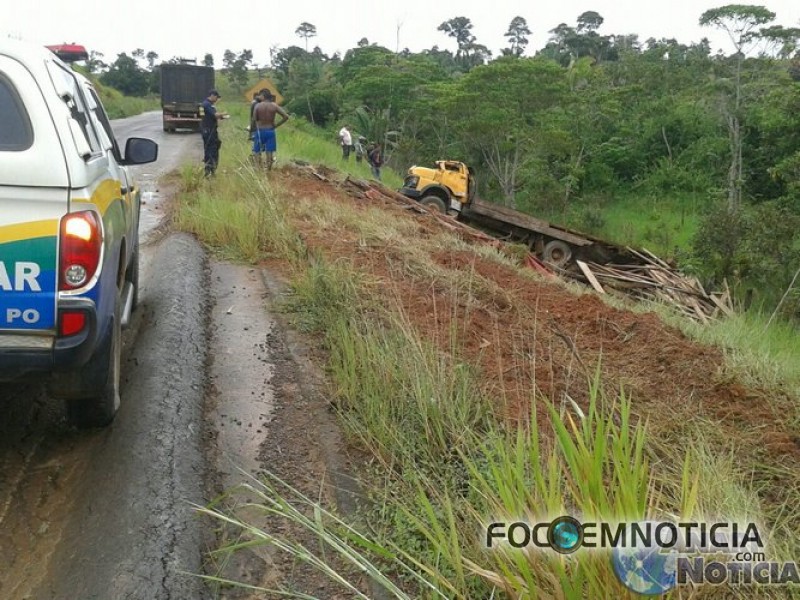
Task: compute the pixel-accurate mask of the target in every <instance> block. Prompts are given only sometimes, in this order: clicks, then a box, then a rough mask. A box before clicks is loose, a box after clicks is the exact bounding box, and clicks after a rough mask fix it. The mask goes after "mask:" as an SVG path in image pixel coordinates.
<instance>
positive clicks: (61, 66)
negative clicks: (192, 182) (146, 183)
mask: <svg viewBox="0 0 800 600" xmlns="http://www.w3.org/2000/svg"><path fill="white" fill-rule="evenodd" d="M157 157H158V146H157V145H156V144H155V143H154V142H152V141H151V140H148V139H144V138H131V139H129V140H127V143H126V145H125V151H124V153H123V152H122V151H121V150H120V147H119V145H118V143H117V140H116V139H115V137H114V133H113V131H112V129H111V124H110V122H109V119H108V116H107V115H106V112H105V110H104V108H103V106H102V103H101V102H100V98H99V96H98V94H97V91H96V90H95V89H94V86H93V85H92V83H91V82H90V81H89V80H88V79H86V78H85V77H83V76H82V75H80V74H79V73H76V72H75V71H73V70H72V69H71V68H70V66H69V65H68V64H67V63H65V62H63V61H62V60H60V59H59V58H58V57H57V56H56V55H55V54H54V53H53V52H51V51H50V50H47V49H45V48H43V47H38V46H33V45H29V44H26V43H24V42H19V41H16V40H9V39H2V40H0V382H3V381H9V380H19V379H26V378H27V379H30V378H37V379H39V378H41V377H43V376H46V377H48V378H49V379H50V382H51V385H50V389H51V393H52V395H53V396H55V397H59V398H63V399H65V400H66V401H67V414H68V417H69V418H70V420H71V421H72V422H73V423H75V424H76V425H78V426H82V427H91V426H102V425H107V424H109V423H110V422H111V421H112V420H113V418H114V415H115V413H116V411H117V408H118V406H119V400H120V399H119V379H120V352H121V328H122V326H123V325H124V324H125V323H126V322H127V320H128V318H129V317H130V313H131V311H132V310H133V308H134V307H135V304H136V300H137V286H138V258H139V238H138V226H139V210H140V190H139V188H138V186H137V185H136V183H135V181H134V180H133V177H132V175H131V173H130V172H129V171H128V168H127V167H128V165H133V164H143V163H148V162H152V161H154V160H156V159H157ZM0 385H2V383H0Z"/></svg>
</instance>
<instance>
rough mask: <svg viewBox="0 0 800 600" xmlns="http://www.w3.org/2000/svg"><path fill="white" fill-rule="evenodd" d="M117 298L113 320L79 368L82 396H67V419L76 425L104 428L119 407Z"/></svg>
mask: <svg viewBox="0 0 800 600" xmlns="http://www.w3.org/2000/svg"><path fill="white" fill-rule="evenodd" d="M120 305H121V301H120V300H119V299H118V300H117V306H116V308H115V310H114V317H113V323H112V324H111V327H110V328H109V329H110V330H109V331H108V332H107V333H106V336H105V339H104V340H103V341H102V342H100V345H99V346H98V347H97V349H96V350H95V353H94V354H93V355H92V357H91V358H90V359H89V362H88V363H86V365H84V367H83V368H82V369H81V370H80V373H79V377H80V378H81V380H82V381H81V383H83V384H84V385H85V386H86V388H87V393H86V395H85V396H82V397H79V398H68V399H67V401H66V402H67V419H68V420H69V422H70V423H72V424H73V425H75V426H76V427H78V428H81V429H86V428H89V427H105V426H106V425H109V424H111V421H113V420H114V416H115V415H116V414H117V409H118V408H119V404H120V399H119V390H120V370H121V361H122V323H121V321H122V314H121V312H122V310H121V306H120Z"/></svg>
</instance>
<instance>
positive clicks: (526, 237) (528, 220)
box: [400, 160, 636, 269]
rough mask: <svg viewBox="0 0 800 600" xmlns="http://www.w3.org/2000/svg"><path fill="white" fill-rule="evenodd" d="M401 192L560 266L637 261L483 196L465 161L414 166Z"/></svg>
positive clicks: (615, 248)
mask: <svg viewBox="0 0 800 600" xmlns="http://www.w3.org/2000/svg"><path fill="white" fill-rule="evenodd" d="M400 193H401V194H403V195H404V196H407V197H408V198H413V199H414V200H417V201H418V202H419V203H420V204H423V205H425V206H427V207H429V208H432V209H435V210H438V211H440V212H442V213H448V214H454V215H456V216H457V218H458V220H459V221H462V222H465V223H469V224H471V225H474V226H476V227H479V228H480V229H482V230H484V231H487V232H488V233H491V234H492V235H495V236H497V237H501V238H504V239H509V240H513V241H517V242H521V243H523V244H526V245H528V246H529V247H530V249H531V251H532V252H533V253H534V254H535V255H536V256H537V257H539V258H540V259H542V260H543V261H545V262H547V263H549V264H551V265H553V266H555V267H558V268H562V269H566V268H569V267H570V266H572V265H574V263H575V260H584V261H592V262H598V263H618V264H625V263H628V262H630V261H634V262H636V259H635V258H634V257H633V256H632V255H631V253H630V252H629V251H628V250H627V249H626V248H623V247H621V246H616V245H614V244H611V243H609V242H605V241H603V240H600V239H597V238H595V237H592V236H590V235H586V234H584V233H579V232H577V231H572V230H570V229H566V228H564V227H560V226H558V225H554V224H552V223H548V222H547V221H543V220H542V219H537V218H535V217H533V216H531V215H529V214H526V213H523V212H520V211H517V210H513V209H511V208H508V207H505V206H502V205H500V204H496V203H494V202H487V201H485V200H481V199H480V198H478V196H477V194H476V182H475V176H474V173H473V170H472V168H471V167H468V166H467V165H465V164H464V163H463V162H459V161H453V160H439V161H436V163H435V166H434V167H433V168H428V167H418V166H413V167H411V168H410V169H409V170H408V174H407V175H406V178H405V181H404V182H403V187H402V188H400Z"/></svg>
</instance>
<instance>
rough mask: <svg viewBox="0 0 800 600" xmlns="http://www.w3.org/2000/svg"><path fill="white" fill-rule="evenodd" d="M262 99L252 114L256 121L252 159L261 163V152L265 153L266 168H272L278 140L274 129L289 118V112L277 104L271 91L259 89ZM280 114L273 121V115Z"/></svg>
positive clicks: (257, 163)
mask: <svg viewBox="0 0 800 600" xmlns="http://www.w3.org/2000/svg"><path fill="white" fill-rule="evenodd" d="M261 96H262V100H261V102H259V103H258V104H256V107H255V109H254V110H253V116H254V117H255V122H256V131H255V137H254V138H253V160H254V162H255V163H256V165H259V164H260V163H261V153H262V152H265V153H266V167H267V170H268V171H269V170H271V169H272V163H273V162H274V155H275V151H276V150H277V149H278V140H277V138H276V137H275V130H276V129H277V128H278V127H280V126H281V125H283V124H284V123H286V121H288V120H289V113H287V112H286V111H285V110H284V109H283V108H281V107H280V106H278V105H277V104H276V103H275V101H274V97H273V96H272V92H270V91H269V90H261ZM276 114H277V115H280V116H281V117H282V120H280V121H278V122H277V123H276V122H275V115H276Z"/></svg>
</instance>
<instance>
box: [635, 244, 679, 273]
mask: <svg viewBox="0 0 800 600" xmlns="http://www.w3.org/2000/svg"><path fill="white" fill-rule="evenodd" d="M642 252H644V253H646V254H647V255H648V256H649V257H650V258H652V259H653V261H655V263H656V264H659V265H661V266H662V267H664V268H665V269H669V270H670V271H672V270H673V268H672V267H671V266H670V265H669V263H667V262H666V261H664V260H662V259H660V258H659V257H658V256H656V255H655V254H653V253H652V252H650V250H648V249H647V248H642Z"/></svg>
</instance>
